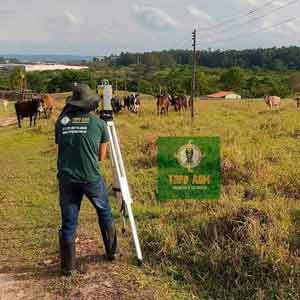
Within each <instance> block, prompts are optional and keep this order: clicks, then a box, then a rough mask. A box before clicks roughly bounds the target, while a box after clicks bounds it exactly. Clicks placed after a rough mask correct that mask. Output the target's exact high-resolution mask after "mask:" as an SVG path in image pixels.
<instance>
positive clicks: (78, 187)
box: [59, 179, 114, 241]
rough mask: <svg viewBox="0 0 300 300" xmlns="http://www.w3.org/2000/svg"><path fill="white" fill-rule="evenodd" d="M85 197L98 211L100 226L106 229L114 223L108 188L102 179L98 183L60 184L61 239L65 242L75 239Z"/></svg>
mask: <svg viewBox="0 0 300 300" xmlns="http://www.w3.org/2000/svg"><path fill="white" fill-rule="evenodd" d="M84 195H85V196H86V197H87V198H88V199H89V201H90V202H91V203H92V205H93V206H94V208H95V209H96V213H97V215H98V222H99V225H100V226H104V227H106V226H107V225H111V224H112V223H113V222H114V221H113V217H112V213H111V207H110V204H109V202H108V195H107V191H106V186H105V183H104V181H103V180H102V179H101V180H100V181H99V182H98V183H68V184H63V183H61V182H60V183H59V202H60V207H61V217H62V228H61V238H62V239H63V240H64V241H72V240H74V238H75V234H76V227H77V220H78V215H79V211H80V205H81V201H82V198H83V196H84Z"/></svg>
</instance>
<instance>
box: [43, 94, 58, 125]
mask: <svg viewBox="0 0 300 300" xmlns="http://www.w3.org/2000/svg"><path fill="white" fill-rule="evenodd" d="M41 103H42V106H43V110H44V113H45V117H46V119H48V118H50V116H51V114H52V113H53V111H54V108H55V98H54V97H52V96H50V95H44V96H42V99H41Z"/></svg>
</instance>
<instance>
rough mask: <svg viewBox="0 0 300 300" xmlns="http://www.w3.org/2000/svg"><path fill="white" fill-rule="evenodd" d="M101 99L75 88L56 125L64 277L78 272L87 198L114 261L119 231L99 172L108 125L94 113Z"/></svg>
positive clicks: (82, 88) (85, 90) (84, 87)
mask: <svg viewBox="0 0 300 300" xmlns="http://www.w3.org/2000/svg"><path fill="white" fill-rule="evenodd" d="M99 100H100V98H99V96H97V95H96V94H93V93H92V91H91V90H90V88H89V87H88V86H87V85H84V84H77V85H75V86H74V88H73V95H72V96H71V97H69V98H68V99H67V100H66V105H65V107H64V109H63V111H62V113H61V114H60V116H59V118H58V120H57V122H56V125H55V141H56V143H57V144H58V160H57V168H58V174H57V177H58V181H59V203H60V208H61V219H62V225H61V229H60V231H59V242H60V256H61V269H62V273H63V274H64V275H70V274H72V271H73V270H74V269H75V234H76V226H77V219H78V215H79V211H80V205H81V201H82V198H83V196H84V195H85V196H86V197H87V198H88V199H89V200H90V202H91V203H92V205H93V206H94V208H95V209H96V212H97V215H98V221H99V226H100V230H101V233H102V237H103V241H104V246H105V250H106V255H107V258H108V259H110V260H113V259H115V254H116V248H117V236H116V229H115V225H114V220H113V217H112V212H111V207H110V204H109V201H108V195H107V191H106V186H105V183H104V181H103V178H102V177H101V173H100V169H99V161H103V160H104V159H105V156H106V151H107V143H108V142H109V136H108V132H107V128H106V123H105V122H104V121H103V120H101V119H99V118H98V117H97V116H95V115H93V114H92V113H91V112H92V111H94V110H95V109H96V108H97V107H98V103H99Z"/></svg>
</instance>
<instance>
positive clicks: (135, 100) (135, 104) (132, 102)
mask: <svg viewBox="0 0 300 300" xmlns="http://www.w3.org/2000/svg"><path fill="white" fill-rule="evenodd" d="M140 105H141V101H140V96H139V94H136V95H135V94H131V95H130V96H125V97H124V99H123V103H122V101H121V98H119V97H118V96H114V97H113V98H112V99H111V106H112V110H113V112H114V113H119V112H120V111H121V110H122V109H127V110H128V111H131V112H133V113H136V114H137V113H138V112H139V109H140Z"/></svg>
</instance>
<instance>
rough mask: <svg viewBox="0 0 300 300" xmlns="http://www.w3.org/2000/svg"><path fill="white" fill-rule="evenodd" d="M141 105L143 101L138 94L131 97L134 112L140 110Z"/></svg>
mask: <svg viewBox="0 0 300 300" xmlns="http://www.w3.org/2000/svg"><path fill="white" fill-rule="evenodd" d="M140 105H141V101H140V97H139V95H136V96H135V97H134V98H133V99H131V103H130V107H131V111H132V112H134V113H136V114H137V113H138V111H139V108H140Z"/></svg>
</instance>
